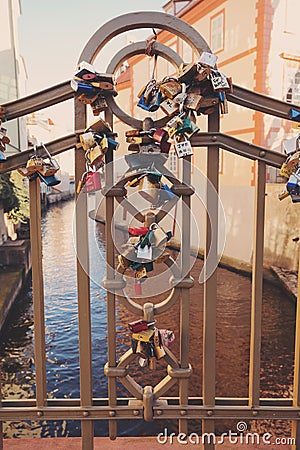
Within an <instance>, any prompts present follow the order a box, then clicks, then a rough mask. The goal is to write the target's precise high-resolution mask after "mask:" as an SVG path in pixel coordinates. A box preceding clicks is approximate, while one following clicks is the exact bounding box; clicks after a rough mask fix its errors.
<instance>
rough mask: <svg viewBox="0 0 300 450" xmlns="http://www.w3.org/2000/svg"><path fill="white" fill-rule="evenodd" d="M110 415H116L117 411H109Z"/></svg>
mask: <svg viewBox="0 0 300 450" xmlns="http://www.w3.org/2000/svg"><path fill="white" fill-rule="evenodd" d="M108 415H109V416H110V417H115V415H116V411H109V413H108Z"/></svg>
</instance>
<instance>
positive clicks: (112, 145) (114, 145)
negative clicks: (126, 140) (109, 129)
mask: <svg viewBox="0 0 300 450" xmlns="http://www.w3.org/2000/svg"><path fill="white" fill-rule="evenodd" d="M107 142H108V147H109V148H110V149H113V150H117V149H118V147H119V145H120V143H119V142H117V141H115V140H114V139H112V138H111V137H108V138H107Z"/></svg>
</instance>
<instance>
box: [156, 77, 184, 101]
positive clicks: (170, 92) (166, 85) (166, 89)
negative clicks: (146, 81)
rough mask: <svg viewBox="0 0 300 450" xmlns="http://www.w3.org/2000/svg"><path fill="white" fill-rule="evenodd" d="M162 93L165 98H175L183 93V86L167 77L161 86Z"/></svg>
mask: <svg viewBox="0 0 300 450" xmlns="http://www.w3.org/2000/svg"><path fill="white" fill-rule="evenodd" d="M159 89H160V92H161V93H162V95H163V96H164V97H168V98H171V99H172V98H174V97H176V95H177V94H179V93H180V92H181V84H180V83H179V82H178V81H177V80H176V79H174V78H170V77H167V79H166V80H163V81H162V83H161V84H160V86H159Z"/></svg>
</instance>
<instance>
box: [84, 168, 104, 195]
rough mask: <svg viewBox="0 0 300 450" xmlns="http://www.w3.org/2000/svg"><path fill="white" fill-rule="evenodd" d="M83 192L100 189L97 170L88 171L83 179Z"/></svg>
mask: <svg viewBox="0 0 300 450" xmlns="http://www.w3.org/2000/svg"><path fill="white" fill-rule="evenodd" d="M83 189H84V190H85V192H87V193H89V192H96V191H99V190H100V189H101V176H100V173H99V172H88V173H87V174H86V176H85V179H84V186H83Z"/></svg>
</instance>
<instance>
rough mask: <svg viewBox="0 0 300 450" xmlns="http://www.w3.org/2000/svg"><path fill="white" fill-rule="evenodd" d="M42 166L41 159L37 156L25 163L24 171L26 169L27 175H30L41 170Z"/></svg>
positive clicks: (42, 161)
mask: <svg viewBox="0 0 300 450" xmlns="http://www.w3.org/2000/svg"><path fill="white" fill-rule="evenodd" d="M43 165H44V160H43V158H41V157H39V156H33V157H31V158H30V159H29V160H28V161H27V164H26V169H27V173H28V175H30V174H32V173H34V172H36V171H38V170H43Z"/></svg>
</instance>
